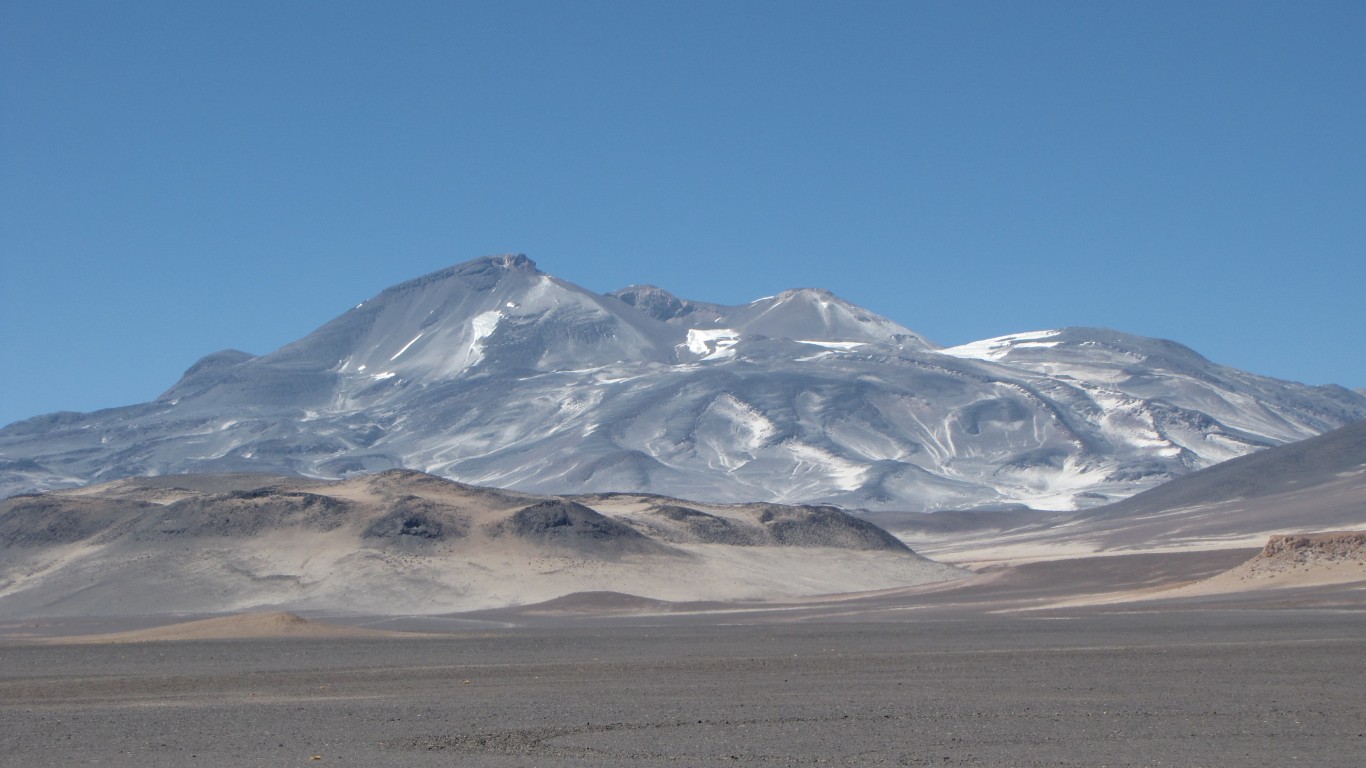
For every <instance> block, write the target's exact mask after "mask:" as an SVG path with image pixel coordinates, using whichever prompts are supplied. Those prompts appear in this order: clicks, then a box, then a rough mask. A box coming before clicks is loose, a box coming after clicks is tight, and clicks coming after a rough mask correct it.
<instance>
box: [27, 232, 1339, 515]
mask: <svg viewBox="0 0 1366 768" xmlns="http://www.w3.org/2000/svg"><path fill="white" fill-rule="evenodd" d="M1361 419H1366V397H1363V396H1361V395H1360V394H1357V393H1355V392H1352V391H1350V390H1347V389H1345V388H1342V387H1335V386H1326V387H1312V386H1306V385H1302V384H1296V383H1292V382H1285V381H1278V380H1275V379H1269V378H1266V377H1261V376H1256V375H1253V374H1250V373H1246V372H1243V371H1238V370H1235V369H1232V368H1228V367H1225V366H1221V365H1217V364H1215V363H1211V362H1210V361H1208V360H1206V359H1205V358H1203V357H1201V356H1200V355H1199V354H1197V353H1196V352H1194V351H1192V350H1190V349H1188V348H1186V347H1184V346H1182V345H1180V344H1177V343H1175V342H1171V341H1163V340H1158V339H1149V338H1143V337H1139V336H1132V335H1129V334H1124V333H1119V332H1116V331H1110V330H1103V329H1087V328H1067V329H1060V330H1051V331H1035V332H1030V333H1021V334H1015V335H1011V336H1003V337H1000V338H995V339H988V340H985V341H980V342H975V343H972V344H965V345H961V346H956V347H948V348H943V347H940V346H939V345H936V344H934V343H933V342H931V341H929V340H927V339H925V338H924V337H922V336H920V335H918V334H916V333H915V332H914V331H912V330H910V329H908V328H905V327H903V326H901V325H898V324H897V323H894V322H892V321H891V320H888V319H887V318H884V317H881V316H879V315H877V314H875V313H873V312H870V311H868V310H865V309H862V308H860V307H857V306H855V305H853V304H850V303H848V302H846V301H844V300H842V299H840V298H839V297H837V296H835V295H833V294H831V293H829V292H828V291H823V290H819V289H799V290H792V291H785V292H783V293H780V294H778V295H775V296H770V297H765V298H761V299H758V300H756V301H753V302H751V303H749V304H745V305H740V306H723V305H719V304H710V303H705V302H700V301H693V300H689V299H684V298H680V297H677V296H674V295H672V294H670V293H668V292H667V291H665V290H663V289H661V288H657V287H653V286H633V287H630V288H625V289H622V290H619V291H615V292H613V293H609V294H597V293H594V292H591V291H588V290H585V289H583V288H581V287H579V286H576V285H573V284H572V283H568V282H566V281H563V280H559V279H557V278H555V277H552V276H550V275H546V274H544V273H542V272H541V271H540V270H539V269H537V267H536V265H535V264H534V263H533V262H532V261H531V260H529V259H527V258H526V257H525V256H520V255H510V256H496V257H489V258H483V259H477V260H475V261H471V262H467V263H464V264H459V265H456V266H454V267H450V268H448V269H444V270H441V271H438V272H434V273H432V274H430V275H426V276H424V277H420V278H418V279H415V280H411V281H409V282H406V283H403V284H401V285H397V286H394V287H393V288H389V289H388V290H385V291H383V292H381V293H380V294H379V295H377V296H375V297H374V298H372V299H370V300H368V301H365V302H362V303H361V304H360V305H358V306H356V307H355V308H353V309H351V310H350V311H348V312H346V313H344V314H342V315H341V316H339V317H338V318H336V319H335V320H332V321H331V322H329V323H327V324H325V325H323V326H322V327H320V328H319V329H318V330H316V331H314V332H313V333H311V334H309V335H308V336H306V337H304V338H302V339H300V340H298V341H296V342H293V343H291V344H288V345H286V346H284V347H282V348H280V349H278V350H276V351H274V352H271V353H269V354H266V355H262V356H259V357H257V356H252V355H249V354H247V353H244V352H240V351H232V350H229V351H224V352H218V353H215V354H212V355H209V356H208V357H205V358H204V359H202V360H200V361H198V362H197V363H195V364H194V365H193V366H191V367H190V369H189V370H188V371H186V373H185V375H184V376H183V377H182V379H181V380H180V381H179V382H177V383H176V384H174V385H173V386H172V387H170V388H169V389H168V390H167V391H166V392H165V393H164V394H162V395H161V397H159V398H157V399H156V400H155V401H153V402H150V403H144V404H141V405H134V406H128V407H125V408H115V409H110V410H106V411H99V412H96V413H90V414H77V413H56V414H49V415H46V416H39V417H36V418H33V419H29V420H26V421H22V422H17V423H15V424H11V425H9V426H7V427H5V428H3V429H0V493H4V494H13V493H17V492H25V491H32V490H38V489H44V488H60V487H71V486H76V485H81V484H85V483H89V482H92V481H106V480H112V479H116V478H120V477H128V476H133V475H167V474H179V473H187V472H193V473H224V472H229V473H230V472H274V473H281V474H290V475H305V476H312V477H322V478H342V477H347V476H351V475H353V474H357V473H363V472H373V471H379V470H384V469H390V468H396V467H403V468H409V469H415V470H421V471H424V472H429V473H432V474H435V475H439V476H442V477H448V478H452V479H455V480H460V481H462V482H468V483H475V484H479V485H490V486H498V487H503V488H510V489H516V490H520V491H525V492H535V493H596V492H612V491H635V492H648V493H661V494H667V495H670V496H678V497H683V498H692V499H699V500H702V501H709V502H744V501H766V502H780V503H797V502H800V503H827V504H837V505H841V506H845V507H850V508H868V509H875V510H903V511H926V510H935V509H953V508H1005V507H1009V506H1018V505H1027V506H1029V507H1034V508H1041V509H1077V508H1085V507H1090V506H1097V505H1100V504H1103V503H1105V502H1107V501H1113V500H1116V499H1119V498H1124V497H1126V496H1129V495H1132V494H1133V493H1136V492H1138V491H1142V490H1144V489H1147V488H1150V487H1153V486H1155V485H1158V484H1160V483H1162V482H1165V481H1167V480H1170V479H1172V478H1174V477H1179V476H1182V475H1185V474H1188V473H1190V472H1192V471H1194V470H1196V469H1200V468H1202V467H1206V466H1210V465H1212V464H1215V463H1217V462H1220V461H1224V460H1227V459H1230V458H1234V457H1237V456H1242V455H1245V454H1248V453H1252V452H1254V451H1257V450H1260V449H1262V448H1265V447H1268V446H1273V445H1279V444H1282V443H1288V442H1293V441H1297V440H1302V439H1304V438H1307V437H1311V436H1314V435H1317V434H1320V433H1323V432H1326V431H1329V430H1332V429H1334V428H1337V427H1340V426H1342V425H1344V424H1347V423H1349V422H1352V421H1356V420H1361Z"/></svg>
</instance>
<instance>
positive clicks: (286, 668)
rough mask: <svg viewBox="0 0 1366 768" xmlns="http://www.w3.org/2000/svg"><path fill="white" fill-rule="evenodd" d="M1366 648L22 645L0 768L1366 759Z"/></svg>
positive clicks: (1002, 622) (1330, 620)
mask: <svg viewBox="0 0 1366 768" xmlns="http://www.w3.org/2000/svg"><path fill="white" fill-rule="evenodd" d="M1362 659H1366V613H1363V612H1351V611H1337V612H1335V611H1247V612H1244V611H1219V612H1205V613H1199V612H1168V613H1146V614H1110V615H1105V614H1095V615H1086V614H1077V615H1075V616H1071V617H1067V616H1062V617H1058V616H1054V617H1049V618H1024V617H1005V616H1000V617H996V616H986V617H983V616H975V617H967V618H963V619H936V620H921V621H906V622H899V623H892V622H888V623H841V624H816V623H793V624H773V623H770V624H751V625H738V626H714V625H713V626H707V625H683V626H678V625H673V626H668V627H659V626H640V625H638V626H610V627H584V626H574V627H564V628H537V629H517V630H499V631H496V632H481V633H467V634H462V635H453V636H451V637H449V638H440V639H431V640H403V641H369V640H351V641H328V642H315V641H307V640H298V641H234V642H181V643H155V644H142V645H122V646H114V645H110V646H28V645H19V644H14V643H10V644H6V645H0V765H3V766H6V767H8V766H15V767H18V766H72V765H105V766H172V765H174V766H185V765H190V764H201V765H212V766H289V765H352V766H388V765H393V766H398V765H402V766H665V765H667V766H709V765H727V766H745V765H763V766H785V765H976V766H1011V767H1012V768H1018V767H1021V766H1088V767H1092V766H1181V767H1182V768H1187V767H1190V766H1240V767H1245V766H1275V767H1276V768H1283V767H1284V766H1289V765H1314V766H1343V767H1347V766H1353V767H1355V766H1360V765H1363V764H1366V737H1363V733H1366V664H1363V663H1362ZM315 756H317V759H314V757H315Z"/></svg>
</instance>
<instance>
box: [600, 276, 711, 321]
mask: <svg viewBox="0 0 1366 768" xmlns="http://www.w3.org/2000/svg"><path fill="white" fill-rule="evenodd" d="M607 295H608V296H612V297H614V298H616V299H619V300H621V301H622V302H624V303H626V304H629V305H631V306H633V307H635V308H636V309H638V310H640V311H641V312H644V313H645V314H647V315H649V316H650V317H653V318H654V319H656V320H662V321H664V322H666V323H674V324H680V323H682V322H684V321H687V322H690V323H691V322H702V323H708V322H715V321H717V320H718V319H719V318H720V317H721V313H720V311H719V309H720V308H719V307H717V306H716V305H713V304H703V303H701V302H696V301H688V300H687V299H680V298H678V297H677V296H675V295H673V294H672V293H669V292H668V291H666V290H664V289H663V288H660V287H659V286H657V285H628V286H627V287H625V288H621V289H618V290H615V291H612V292H611V293H609V294H607Z"/></svg>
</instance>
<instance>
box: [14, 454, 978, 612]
mask: <svg viewBox="0 0 1366 768" xmlns="http://www.w3.org/2000/svg"><path fill="white" fill-rule="evenodd" d="M964 574H965V572H964V571H961V570H960V569H958V568H954V567H952V566H948V565H942V564H939V563H935V562H932V561H929V560H926V559H925V558H923V557H920V556H919V555H916V554H915V553H914V552H912V551H910V550H909V549H907V548H906V546H905V545H904V544H902V543H901V542H900V541H899V540H897V539H896V538H894V537H893V536H891V535H890V534H888V533H887V532H886V531H884V530H882V529H881V528H878V527H877V526H875V525H873V524H871V523H868V522H866V521H864V520H861V519H858V518H855V517H852V516H850V515H848V514H845V513H844V512H842V511H840V510H838V509H835V508H833V507H823V506H800V507H798V506H780V505H774V504H747V505H736V506H722V505H705V504H694V503H692V502H684V501H680V500H677V499H669V498H665V497H660V496H640V495H623V494H611V495H599V496H579V497H554V496H536V495H529V494H522V493H515V492H509V491H501V490H496V489H492V488H479V487H474V486H468V485H463V484H460V483H455V482H452V481H449V480H443V479H441V478H437V477H433V476H431V475H424V474H422V473H420V472H412V471H408V470H389V471H387V472H381V473H377V474H373V475H365V476H362V477H356V478H351V479H348V480H344V481H332V482H327V481H319V480H308V479H304V478H289V477H278V476H270V475H253V474H236V475H214V476H204V475H178V476H172V477H154V478H134V479H127V480H117V481H113V482H111V483H103V484H99V485H94V486H89V487H85V488H81V489H77V490H67V491H53V492H50V493H46V494H40V495H20V496H14V497H11V498H9V499H6V500H4V501H0V617H10V618H14V617H21V616H22V617H33V616H90V615H96V616H109V615H146V614H162V613H176V612H200V613H203V612H208V613H222V612H231V611H240V610H249V609H260V608H267V607H269V608H291V609H298V610H303V609H307V610H327V611H345V612H357V611H359V612H372V613H381V614H393V613H423V614H430V613H446V612H450V611H457V610H474V609H481V608H492V607H499V606H505V605H509V604H519V603H528V602H535V601H539V600H547V599H551V598H556V597H562V596H564V595H567V594H570V593H573V592H583V591H602V590H629V591H630V592H631V593H632V594H635V595H639V596H642V597H646V598H650V599H655V600H675V601H690V600H762V599H775V598H793V597H799V596H807V595H813V594H820V593H827V592H849V591H862V590H872V589H884V588H889V587H899V586H911V585H916V584H922V583H926V582H932V581H942V580H946V579H954V578H958V577H960V576H962V575H964Z"/></svg>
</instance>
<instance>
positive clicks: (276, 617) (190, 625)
mask: <svg viewBox="0 0 1366 768" xmlns="http://www.w3.org/2000/svg"><path fill="white" fill-rule="evenodd" d="M291 637H295V638H314V639H342V638H396V637H419V635H416V634H414V633H408V632H385V631H382V630H377V629H362V628H360V627H343V626H337V625H335V624H327V623H324V622H321V621H311V620H309V619H305V618H303V617H301V616H298V615H297V614H293V613H287V612H277V613H244V614H239V615H236V616H220V617H218V618H213V619H200V620H198V621H186V622H181V623H179V624H170V625H167V626H162V627H152V628H150V629H138V630H133V631H131V632H112V633H109V634H104V635H79V636H75V637H64V638H58V639H54V640H53V641H52V642H57V643H152V642H167V641H173V640H242V639H267V638H274V639H279V638H291Z"/></svg>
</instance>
